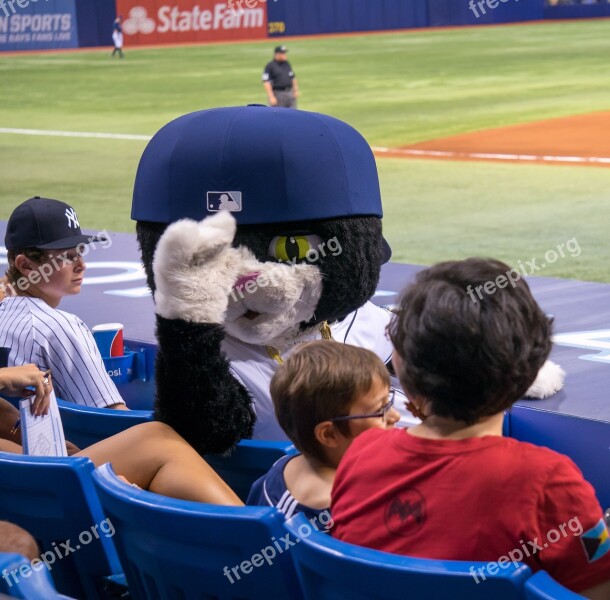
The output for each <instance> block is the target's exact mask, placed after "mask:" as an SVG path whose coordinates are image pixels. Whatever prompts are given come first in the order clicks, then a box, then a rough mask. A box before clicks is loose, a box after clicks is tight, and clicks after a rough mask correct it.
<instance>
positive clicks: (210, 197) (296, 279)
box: [132, 107, 560, 454]
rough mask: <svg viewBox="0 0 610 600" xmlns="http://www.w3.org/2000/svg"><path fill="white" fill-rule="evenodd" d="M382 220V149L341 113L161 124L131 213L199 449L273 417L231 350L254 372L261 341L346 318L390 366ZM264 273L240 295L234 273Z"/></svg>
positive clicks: (166, 371)
mask: <svg viewBox="0 0 610 600" xmlns="http://www.w3.org/2000/svg"><path fill="white" fill-rule="evenodd" d="M219 190H220V191H219ZM223 190H225V191H223ZM219 198H220V200H219ZM222 202H225V203H226V202H229V204H225V205H224V206H225V207H226V206H232V207H233V208H229V209H228V210H229V211H233V212H229V213H227V211H226V210H221V209H222V208H223V207H222V206H221V204H222ZM229 214H231V215H232V216H229ZM381 216H382V215H381V200H380V195H379V184H378V180H377V171H376V166H375V161H374V159H373V156H372V153H371V151H370V148H369V147H368V145H367V143H366V142H365V141H364V139H363V138H362V137H361V136H360V135H359V134H358V133H357V132H356V131H355V130H353V129H352V128H351V127H349V126H348V125H346V124H345V123H342V122H341V121H337V120H336V119H332V118H331V117H326V116H324V115H315V114H313V113H306V112H304V111H295V110H290V109H272V108H267V107H241V108H225V109H213V110H209V111H201V112H199V113H192V114H190V115H185V116H184V117H181V118H180V119H177V120H176V121H173V122H172V123H170V124H168V125H167V126H166V127H165V128H163V129H161V131H160V132H158V133H157V134H156V135H155V137H154V138H153V140H152V141H151V142H150V144H149V146H148V147H147V149H146V150H145V152H144V155H143V157H142V160H141V161H140V166H139V168H138V175H137V178H136V184H135V189H134V203H133V210H132V218H134V219H135V220H137V235H138V241H139V244H140V249H141V253H142V261H143V263H144V266H145V269H146V276H147V280H148V285H149V287H150V288H151V290H152V291H153V293H154V295H155V303H156V311H157V341H158V356H157V365H156V381H157V394H156V401H155V415H156V418H157V419H158V420H161V421H163V422H165V423H168V424H169V425H171V426H172V427H174V429H176V431H178V432H179V433H180V434H181V435H182V436H184V437H185V438H186V439H187V440H188V441H189V442H190V443H191V444H192V445H193V446H194V447H195V448H196V449H197V451H198V452H200V453H201V454H205V453H222V452H226V451H227V450H230V449H231V448H232V447H234V445H235V444H236V443H237V442H238V441H239V440H240V439H242V438H247V437H250V436H252V434H253V430H254V426H255V420H256V416H255V408H256V413H257V414H258V418H259V423H257V427H258V426H259V425H260V419H261V418H264V419H267V420H271V419H273V411H272V409H271V410H270V411H269V408H268V406H269V405H270V400H269V398H262V397H257V395H258V396H264V395H265V394H266V395H268V384H267V383H266V380H264V379H262V380H261V381H262V382H263V384H262V385H261V386H260V387H259V388H258V391H253V390H252V389H246V385H244V378H243V377H242V375H241V374H240V373H239V372H238V373H237V376H236V371H235V368H236V367H235V365H236V364H237V360H233V359H236V356H231V352H233V353H234V354H238V355H240V356H239V360H241V363H242V364H245V368H246V370H248V369H250V370H251V366H252V365H251V363H257V361H259V362H260V365H263V363H264V362H265V361H269V359H268V357H267V356H266V355H265V354H264V352H262V350H261V349H269V348H271V349H273V348H275V349H276V350H277V353H276V360H277V362H280V361H281V357H282V356H285V355H286V353H288V352H289V351H290V349H291V348H292V347H294V345H295V344H297V343H300V342H301V341H304V340H306V339H312V336H313V337H316V336H317V337H319V336H320V334H322V335H323V336H324V337H326V336H327V335H331V333H329V332H330V330H331V328H329V327H328V326H327V324H330V325H331V327H334V326H337V327H340V325H337V324H340V323H341V322H342V321H344V323H346V324H348V325H346V327H345V328H344V329H343V331H342V334H341V341H347V342H349V343H356V344H358V343H361V344H362V345H365V346H367V347H369V349H371V350H374V351H376V352H377V353H378V355H379V356H380V357H381V358H382V360H384V362H386V364H388V363H389V359H390V355H391V346H390V345H389V342H388V341H387V340H386V339H385V337H384V329H385V325H386V324H387V322H388V321H389V320H390V318H391V315H389V313H387V312H386V311H383V309H380V308H378V307H375V306H373V305H372V304H371V303H370V302H368V300H369V299H370V298H371V297H372V296H373V294H374V293H375V289H376V287H377V284H378V281H379V275H380V269H381V265H382V263H383V262H384V261H385V260H387V259H388V257H389V247H387V244H386V243H385V240H384V239H383V236H382V231H381ZM206 217H207V218H206ZM233 217H235V220H236V222H237V223H235V220H234V219H233ZM185 219H187V220H185ZM278 239H280V240H282V241H281V242H279V244H280V250H281V251H280V254H281V255H282V258H280V257H279V256H278V255H277V252H274V251H272V248H275V247H276V245H277V244H276V240H278ZM312 239H313V240H317V242H321V243H322V245H323V244H324V243H325V242H326V241H329V240H332V241H333V244H334V248H335V249H337V248H338V249H339V250H337V251H336V252H332V253H330V252H327V253H325V252H315V253H314V254H313V255H311V256H314V257H315V260H311V261H309V258H308V259H307V261H309V263H307V261H304V260H303V259H304V256H305V254H304V249H303V248H302V247H301V246H300V244H303V243H305V249H307V248H308V247H314V248H315V247H316V246H315V244H316V243H317V242H315V241H313V242H311V241H309V242H304V241H303V240H312ZM299 240H301V241H299ZM307 244H310V246H307ZM319 248H320V246H318V250H319ZM306 256H310V255H308V254H307V255H306ZM291 259H292V260H291ZM279 260H283V264H280V263H279V262H278V261H279ZM286 263H288V264H286ZM261 273H262V274H266V275H268V280H266V281H265V283H264V284H263V282H262V279H260V280H259V279H258V278H259V277H260V276H261ZM255 278H256V281H257V282H259V285H258V286H254V287H255V289H254V291H253V292H252V293H251V294H246V295H245V297H244V296H243V295H242V296H241V298H242V299H241V300H239V299H237V301H236V295H235V292H236V290H237V291H239V290H240V289H242V287H243V286H242V287H240V286H241V284H239V283H238V284H236V281H237V282H240V281H242V282H247V281H248V280H251V279H255ZM268 282H272V283H268ZM363 315H366V316H363ZM324 327H326V330H324ZM372 329H375V330H376V331H375V332H371V331H370V330H372ZM356 330H359V331H360V332H361V333H362V335H361V337H358V335H357V334H355V333H354V332H355V331H356ZM346 331H347V333H346ZM332 334H334V331H333V332H332ZM373 334H374V335H377V338H376V341H373V342H371V338H373V337H374V335H373ZM348 335H349V336H352V337H348ZM228 339H231V340H232V341H231V345H230V348H229V347H227V346H226V345H225V344H226V342H227V340H228ZM242 349H243V352H242ZM257 352H258V353H259V354H257ZM244 357H245V358H244ZM278 357H279V358H278ZM271 364H272V365H273V364H274V363H273V362H272V361H271ZM267 368H268V371H269V373H268V376H269V377H270V372H271V369H272V368H274V367H267ZM257 369H258V363H257V364H256V365H255V366H254V371H255V372H256V371H257ZM255 387H256V386H255ZM265 387H266V391H265V390H264V388H265ZM559 387H560V385H559ZM546 393H547V394H548V392H546ZM265 403H267V408H266V409H265V410H266V412H265V411H264V410H261V407H262V406H263V405H264V404H265ZM261 415H264V416H263V417H261ZM278 429H279V428H278ZM259 437H261V436H259ZM262 437H265V436H264V435H263V436H262Z"/></svg>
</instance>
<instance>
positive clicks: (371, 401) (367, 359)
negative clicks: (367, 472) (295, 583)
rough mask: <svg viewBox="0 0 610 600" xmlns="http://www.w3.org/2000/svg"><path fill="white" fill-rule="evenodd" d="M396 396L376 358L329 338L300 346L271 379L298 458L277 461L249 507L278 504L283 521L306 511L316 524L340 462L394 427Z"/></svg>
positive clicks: (250, 498)
mask: <svg viewBox="0 0 610 600" xmlns="http://www.w3.org/2000/svg"><path fill="white" fill-rule="evenodd" d="M399 393H400V392H396V391H395V390H391V389H390V376H389V373H388V370H387V368H386V366H385V365H384V364H383V362H381V360H380V359H379V357H378V356H377V355H376V354H374V353H373V352H371V351H369V350H365V349H363V348H357V347H356V346H350V345H349V344H341V343H339V342H334V341H332V340H319V341H315V342H310V343H308V344H303V345H302V346H301V347H299V348H298V349H297V350H295V351H294V352H293V353H292V354H291V355H290V357H289V358H288V359H287V360H286V362H284V363H283V364H282V365H280V367H279V369H278V370H277V372H276V373H275V375H274V377H273V379H272V380H271V398H272V399H273V405H274V408H275V415H276V417H277V420H278V423H279V424H280V426H281V427H282V429H283V430H284V431H285V432H286V435H288V437H289V438H290V439H291V440H292V442H293V443H294V445H295V446H296V447H297V449H298V450H299V451H300V452H301V454H299V455H298V456H285V457H283V458H281V459H280V460H278V461H277V462H276V463H275V464H274V465H273V467H272V468H271V469H270V471H269V472H268V473H267V474H266V475H264V476H263V477H261V478H260V479H258V480H257V481H256V482H255V483H254V485H253V486H252V490H251V491H250V495H249V496H248V501H247V504H250V505H263V506H267V505H268V506H276V507H277V508H278V509H279V510H280V511H281V512H283V513H284V514H285V515H286V518H289V517H291V516H292V515H293V514H295V513H297V512H303V513H304V514H305V516H306V517H308V518H309V519H310V520H313V519H314V518H315V517H319V516H320V514H321V513H323V512H325V511H328V507H329V506H330V491H331V488H332V485H333V481H334V477H335V471H336V469H337V466H338V464H339V461H340V460H341V457H342V456H343V454H344V453H345V451H346V450H347V448H348V447H349V445H350V444H351V443H352V441H353V439H354V438H355V437H356V436H357V435H359V434H360V433H362V432H363V431H365V430H367V429H370V428H378V429H388V428H391V427H393V426H394V424H395V423H396V422H397V421H398V420H399V418H400V415H399V413H398V412H397V411H396V409H395V408H394V397H395V395H397V394H399Z"/></svg>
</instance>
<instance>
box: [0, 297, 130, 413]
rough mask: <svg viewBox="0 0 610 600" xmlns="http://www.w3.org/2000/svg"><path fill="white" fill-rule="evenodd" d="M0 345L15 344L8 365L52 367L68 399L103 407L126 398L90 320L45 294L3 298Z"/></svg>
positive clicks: (56, 382) (61, 393)
mask: <svg viewBox="0 0 610 600" xmlns="http://www.w3.org/2000/svg"><path fill="white" fill-rule="evenodd" d="M0 347H3V348H8V349H9V350H10V352H9V358H8V366H9V367H11V366H20V365H25V364H29V363H33V364H35V365H37V366H38V367H39V368H40V369H43V370H46V369H51V374H52V377H53V387H54V388H55V393H56V394H57V396H58V397H59V398H61V399H63V400H69V401H71V402H75V403H76V404H83V405H86V406H95V407H100V408H103V407H105V406H109V405H111V404H117V403H119V402H121V403H124V401H123V399H122V398H121V396H120V394H119V391H118V390H117V388H116V386H115V385H114V383H113V381H112V380H111V379H110V376H109V375H108V373H107V372H106V369H105V367H104V361H103V360H102V356H101V354H100V352H99V350H98V349H97V346H96V344H95V340H94V339H93V335H92V333H91V332H90V331H89V329H88V328H87V326H86V325H85V324H84V323H83V322H82V321H81V320H80V319H79V318H78V317H76V316H75V315H72V314H70V313H67V312H63V311H61V310H57V309H55V308H51V307H50V306H49V305H48V304H47V303H46V302H45V301H44V300H41V299H40V298H27V297H9V298H6V299H5V300H4V301H3V302H2V304H0Z"/></svg>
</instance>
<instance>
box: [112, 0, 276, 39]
mask: <svg viewBox="0 0 610 600" xmlns="http://www.w3.org/2000/svg"><path fill="white" fill-rule="evenodd" d="M240 7H241V4H240ZM156 16H157V19H156V20H155V19H154V18H152V17H149V16H148V12H147V10H146V9H145V8H144V7H143V6H134V7H133V8H132V9H131V10H130V11H129V18H127V19H125V22H124V23H123V31H124V32H125V34H127V35H135V34H137V33H143V34H149V33H153V32H154V31H156V32H157V33H167V32H172V33H173V32H177V33H186V32H191V31H210V30H230V29H255V28H264V22H265V13H264V10H263V9H262V8H260V7H259V8H245V9H241V8H240V10H239V11H236V10H231V9H229V7H228V6H227V4H226V3H224V2H221V3H218V4H214V5H213V7H212V9H211V10H206V9H204V8H202V7H200V6H199V5H195V6H193V8H191V9H190V10H181V9H180V8H178V7H177V6H168V5H165V6H161V7H159V10H158V11H157V15H156Z"/></svg>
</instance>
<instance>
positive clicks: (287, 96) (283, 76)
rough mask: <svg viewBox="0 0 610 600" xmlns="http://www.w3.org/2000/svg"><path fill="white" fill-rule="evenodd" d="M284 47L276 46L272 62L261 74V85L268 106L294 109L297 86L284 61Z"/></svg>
mask: <svg viewBox="0 0 610 600" xmlns="http://www.w3.org/2000/svg"><path fill="white" fill-rule="evenodd" d="M287 52H288V49H287V48H286V46H276V48H275V51H274V56H273V60H272V61H271V62H270V63H267V66H266V67H265V71H264V72H263V85H264V86H265V91H266V92H267V98H268V99H269V106H283V107H284V108H296V107H297V100H296V99H297V98H298V96H299V84H298V82H297V78H296V77H295V74H294V71H293V70H292V67H291V66H290V63H289V62H288V60H287V59H286V53H287Z"/></svg>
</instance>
